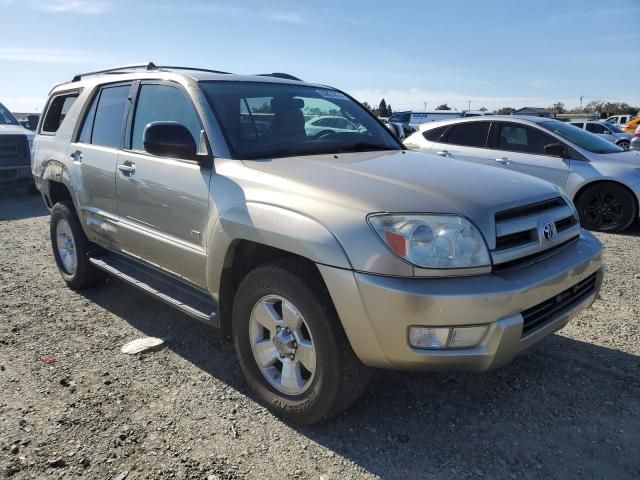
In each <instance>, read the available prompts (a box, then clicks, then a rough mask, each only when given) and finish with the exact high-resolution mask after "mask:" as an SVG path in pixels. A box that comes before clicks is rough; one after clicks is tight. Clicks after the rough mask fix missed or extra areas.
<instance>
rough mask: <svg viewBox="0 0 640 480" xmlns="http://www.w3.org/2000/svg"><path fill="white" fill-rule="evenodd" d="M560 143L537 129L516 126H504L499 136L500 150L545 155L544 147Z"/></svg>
mask: <svg viewBox="0 0 640 480" xmlns="http://www.w3.org/2000/svg"><path fill="white" fill-rule="evenodd" d="M550 143H558V141H557V140H556V139H554V138H553V137H552V136H550V135H547V134H546V133H544V132H541V131H540V130H537V129H535V128H531V127H527V126H524V125H516V124H503V125H502V126H501V128H500V134H499V136H498V150H509V151H512V152H522V153H532V154H535V155H544V154H545V153H544V147H545V146H546V145H549V144H550Z"/></svg>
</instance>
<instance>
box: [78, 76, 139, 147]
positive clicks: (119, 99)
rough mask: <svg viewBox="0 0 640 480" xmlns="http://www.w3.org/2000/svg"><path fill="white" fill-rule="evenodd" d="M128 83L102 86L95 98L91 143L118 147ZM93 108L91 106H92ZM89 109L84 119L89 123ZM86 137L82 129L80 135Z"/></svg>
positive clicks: (126, 100)
mask: <svg viewBox="0 0 640 480" xmlns="http://www.w3.org/2000/svg"><path fill="white" fill-rule="evenodd" d="M129 89H130V85H118V86H115V87H104V88H103V89H102V90H101V91H100V96H99V98H97V99H96V100H97V107H96V109H95V114H94V115H93V118H92V120H93V129H92V132H91V135H90V137H91V143H92V144H94V145H102V146H105V147H115V148H117V147H119V146H120V139H121V138H122V125H123V120H124V113H125V111H126V108H127V102H128V101H129ZM92 109H93V107H92ZM90 117H91V111H90V112H89V115H87V118H86V119H85V124H87V123H89V122H88V121H89V120H90ZM80 136H81V137H83V138H86V137H87V136H88V135H87V134H85V132H84V125H83V131H82V133H81V135H80Z"/></svg>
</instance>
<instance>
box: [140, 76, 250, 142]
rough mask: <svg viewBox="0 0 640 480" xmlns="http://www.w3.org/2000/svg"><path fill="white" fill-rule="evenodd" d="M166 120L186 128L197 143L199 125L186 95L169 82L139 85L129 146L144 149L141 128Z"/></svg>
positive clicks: (142, 130) (142, 129) (200, 128)
mask: <svg viewBox="0 0 640 480" xmlns="http://www.w3.org/2000/svg"><path fill="white" fill-rule="evenodd" d="M245 107H246V106H245ZM167 121H169V122H178V123H181V124H182V125H184V126H185V127H187V129H188V130H189V131H190V132H191V135H193V140H194V141H195V142H196V145H197V144H198V143H199V141H200V131H201V130H202V127H201V126H200V122H199V121H198V117H197V116H196V113H195V111H194V110H193V106H192V105H191V103H190V100H189V99H188V98H187V97H186V96H185V94H184V93H183V92H182V91H180V90H179V89H178V88H176V87H173V86H170V85H155V84H150V85H142V86H141V87H140V93H139V94H138V102H137V105H136V113H135V117H134V119H133V133H132V137H131V149H132V150H144V145H143V135H144V129H145V127H146V126H147V125H148V124H149V123H151V122H167Z"/></svg>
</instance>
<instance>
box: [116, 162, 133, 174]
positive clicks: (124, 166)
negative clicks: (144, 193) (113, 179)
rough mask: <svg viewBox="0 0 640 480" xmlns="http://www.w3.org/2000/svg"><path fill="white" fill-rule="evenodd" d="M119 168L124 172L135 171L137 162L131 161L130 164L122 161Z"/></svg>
mask: <svg viewBox="0 0 640 480" xmlns="http://www.w3.org/2000/svg"><path fill="white" fill-rule="evenodd" d="M118 170H120V171H121V172H123V173H128V174H131V173H134V172H135V171H136V164H135V163H130V164H126V163H122V164H120V165H118Z"/></svg>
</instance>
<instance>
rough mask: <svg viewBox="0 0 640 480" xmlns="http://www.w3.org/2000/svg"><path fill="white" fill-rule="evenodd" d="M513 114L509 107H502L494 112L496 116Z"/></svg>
mask: <svg viewBox="0 0 640 480" xmlns="http://www.w3.org/2000/svg"><path fill="white" fill-rule="evenodd" d="M513 112H515V110H514V109H513V108H511V107H502V108H499V109H498V110H497V111H496V113H497V114H498V115H511V114H512V113H513Z"/></svg>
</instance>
